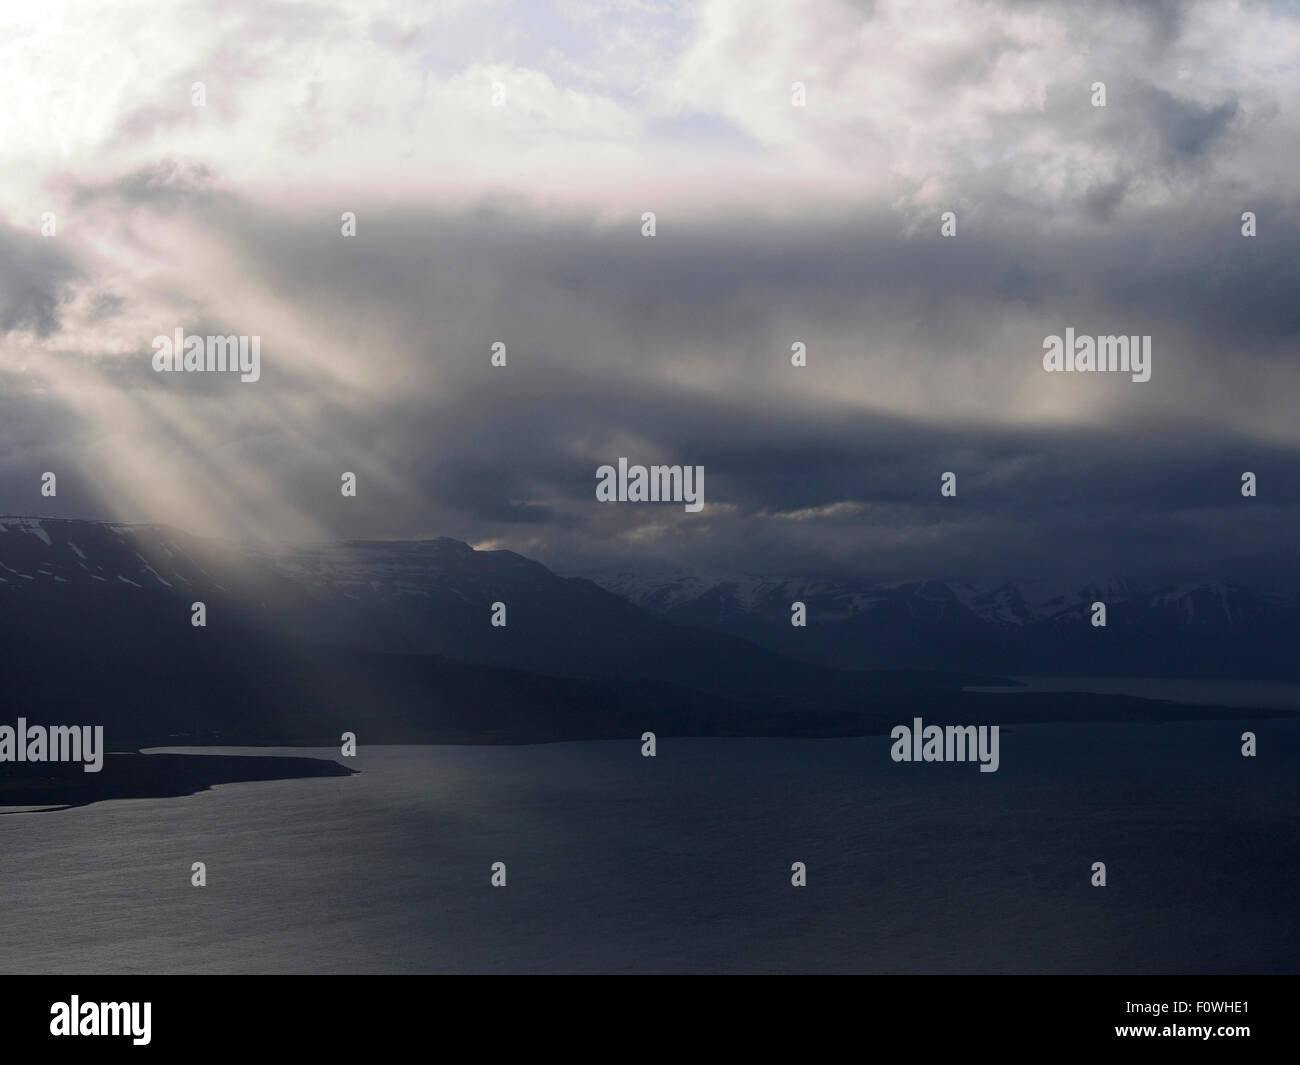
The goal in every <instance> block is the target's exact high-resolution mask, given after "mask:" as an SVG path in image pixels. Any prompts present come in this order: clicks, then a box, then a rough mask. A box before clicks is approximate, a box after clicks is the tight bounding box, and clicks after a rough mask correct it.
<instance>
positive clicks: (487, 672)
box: [0, 517, 1297, 749]
mask: <svg viewBox="0 0 1300 1065" xmlns="http://www.w3.org/2000/svg"><path fill="white" fill-rule="evenodd" d="M594 576H595V579H587V578H585V577H578V576H567V577H566V576H560V575H558V574H556V573H554V572H552V571H551V570H550V569H548V568H547V567H545V566H543V565H541V564H540V563H537V562H534V561H531V560H529V559H526V558H524V557H522V556H520V555H518V554H515V553H513V552H510V551H478V550H475V549H473V548H472V547H470V546H469V545H467V544H465V543H462V542H460V541H457V540H452V539H448V538H439V539H433V540H422V541H400V542H399V541H394V542H386V541H385V542H380V541H350V542H344V543H334V544H322V545H315V546H292V547H289V546H270V547H266V546H262V547H253V546H249V545H240V544H233V543H226V542H219V541H214V540H208V539H205V538H201V537H196V536H192V535H190V534H187V533H185V532H183V531H181V530H178V529H175V528H171V527H168V526H161V525H148V524H122V523H112V522H93V521H74V520H66V519H52V518H33V517H5V518H0V639H2V640H3V641H4V644H5V648H6V654H5V656H4V658H3V666H0V677H3V680H4V683H5V690H6V693H7V694H8V695H9V697H10V701H11V703H14V704H16V706H17V708H18V709H19V710H21V711H22V712H24V713H25V714H26V716H27V717H28V718H29V719H30V720H31V721H33V722H34V723H35V722H42V721H44V722H49V723H72V722H78V723H82V722H96V723H104V724H105V726H106V734H107V735H108V736H109V737H110V744H114V743H115V744H116V747H115V748H114V749H123V746H126V747H129V746H131V745H140V744H150V743H152V744H157V743H172V744H175V743H181V742H185V743H193V742H222V743H261V744H298V743H330V744H334V743H337V742H338V736H339V734H340V732H341V731H344V730H350V731H354V732H356V733H357V734H358V736H359V737H360V738H361V739H362V741H363V742H396V743H405V742H532V741H540V740H555V739H577V738H604V737H612V736H639V735H640V733H641V731H642V730H643V729H651V730H655V731H657V732H660V733H663V734H678V735H854V734H863V733H866V732H880V731H884V730H886V729H887V728H888V727H889V725H890V723H893V722H897V721H898V720H902V719H903V718H904V717H907V716H910V715H911V714H912V713H913V712H917V713H922V712H923V713H925V715H926V716H927V717H928V718H930V717H933V718H936V719H939V718H941V717H943V716H944V715H948V716H949V719H950V720H974V721H987V720H1002V721H1009V720H1044V719H1053V720H1063V719H1076V718H1078V719H1096V718H1103V717H1104V718H1110V719H1115V718H1125V719H1127V718H1131V717H1134V716H1137V717H1142V716H1148V717H1160V716H1161V715H1162V714H1165V713H1167V712H1169V708H1168V707H1167V706H1165V705H1164V704H1158V703H1150V702H1147V701H1144V700H1140V699H1127V698H1123V697H1119V696H1105V697H1103V696H1090V695H1075V696H1061V695H1051V696H1047V695H1039V694H1018V695H1015V696H1005V695H990V694H985V693H974V692H967V691H964V690H963V689H964V688H966V687H968V686H972V685H979V684H987V683H989V682H993V681H996V679H997V677H998V676H999V675H1004V674H1008V673H1013V672H1033V671H1035V670H1030V669H1026V668H1025V667H1026V666H1028V665H1031V664H1035V663H1037V664H1039V665H1041V666H1051V665H1056V666H1058V667H1060V666H1061V665H1062V663H1064V665H1065V667H1066V668H1058V669H1057V670H1056V671H1057V672H1076V673H1080V672H1088V671H1089V670H1088V669H1087V668H1084V667H1087V666H1090V667H1091V669H1092V670H1095V671H1097V672H1103V673H1113V672H1119V670H1117V669H1116V668H1115V667H1116V666H1117V665H1119V664H1121V663H1123V662H1126V661H1129V662H1132V663H1133V664H1134V666H1135V668H1137V669H1138V671H1139V672H1141V673H1142V674H1143V675H1147V676H1150V675H1158V672H1157V671H1156V670H1154V669H1153V668H1151V665H1152V662H1143V660H1142V659H1141V658H1140V656H1138V657H1134V655H1133V652H1132V651H1131V650H1123V651H1121V649H1122V648H1123V646H1124V644H1125V641H1126V640H1129V639H1133V640H1135V641H1136V643H1137V644H1138V645H1139V646H1140V645H1141V644H1142V641H1144V640H1145V641H1146V645H1147V646H1148V647H1158V648H1161V649H1163V650H1162V653H1163V654H1164V655H1165V657H1164V659H1162V660H1160V661H1161V662H1162V663H1163V664H1164V665H1165V666H1167V667H1168V668H1175V669H1178V670H1179V671H1180V672H1179V673H1178V674H1177V675H1184V676H1190V675H1197V670H1198V669H1204V668H1207V667H1208V666H1210V665H1212V664H1213V663H1214V662H1215V661H1218V662H1224V663H1228V664H1234V663H1235V665H1236V666H1237V667H1244V666H1246V665H1249V664H1250V663H1252V662H1255V663H1258V662H1260V661H1269V662H1273V663H1274V664H1276V665H1278V666H1279V667H1280V666H1281V664H1282V663H1283V662H1284V661H1286V660H1285V659H1284V658H1283V657H1282V656H1281V655H1280V654H1278V655H1277V657H1276V659H1272V658H1269V655H1268V654H1266V653H1265V652H1266V651H1268V650H1269V649H1270V648H1272V647H1273V646H1274V645H1275V644H1276V645H1277V646H1279V647H1280V646H1281V637H1280V636H1279V635H1278V634H1277V633H1274V634H1272V635H1271V636H1270V637H1269V640H1268V641H1264V640H1263V639H1262V638H1261V634H1267V633H1268V632H1269V625H1270V624H1273V623H1281V624H1286V625H1290V626H1292V629H1291V631H1292V632H1294V626H1295V619H1296V616H1297V611H1296V610H1295V604H1293V603H1289V602H1288V601H1286V600H1285V599H1281V598H1278V597H1272V596H1268V595H1264V594H1262V593H1249V592H1246V591H1245V590H1240V589H1235V588H1228V587H1224V588H1223V591H1222V593H1221V594H1220V593H1216V592H1215V591H1214V590H1213V589H1211V588H1208V587H1207V588H1206V589H1205V590H1202V589H1200V588H1199V587H1193V588H1188V589H1185V590H1182V591H1181V592H1178V593H1177V594H1174V593H1173V592H1170V593H1162V592H1148V591H1145V590H1140V589H1138V588H1137V587H1136V586H1130V585H1122V586H1116V587H1114V588H1111V589H1105V590H1101V591H1099V592H1098V593H1097V594H1104V595H1106V596H1108V597H1109V598H1108V599H1107V601H1108V603H1109V604H1110V610H1111V614H1110V618H1111V621H1110V627H1109V628H1108V629H1107V630H1095V629H1093V628H1092V627H1091V625H1090V624H1089V622H1088V619H1087V616H1086V602H1087V600H1088V597H1089V595H1090V594H1092V592H1091V591H1090V590H1082V591H1080V592H1079V593H1077V594H1076V595H1074V596H1073V597H1072V598H1071V597H1063V598H1060V599H1059V600H1058V599H1055V598H1043V597H1042V596H1041V595H1039V596H1037V597H1035V596H1034V595H1026V593H1025V592H1024V591H1022V590H1020V589H1016V588H1012V587H1010V586H1004V587H1003V588H1001V589H995V590H994V591H993V592H992V593H989V594H985V593H981V592H978V591H975V590H970V589H966V588H960V589H959V588H956V587H954V586H950V585H947V584H942V583H938V582H932V581H927V582H916V583H903V584H897V585H891V586H886V585H879V586H866V585H854V584H851V583H845V582H833V581H819V582H790V581H781V580H775V579H752V580H749V581H748V582H747V583H741V582H739V581H723V582H719V583H712V584H710V583H707V582H698V581H695V582H691V581H685V580H682V579H670V580H668V581H666V582H661V583H656V582H655V581H653V580H648V579H646V578H642V579H641V581H640V583H637V582H635V581H632V580H631V579H630V578H627V577H620V576H619V575H618V574H596V575H594ZM1216 594H1217V598H1216ZM796 595H797V596H798V597H799V598H801V600H802V601H804V602H806V604H807V606H808V615H809V622H808V626H807V628H803V629H795V628H793V627H792V626H790V624H789V603H790V601H791V600H792V599H793V597H795V596H796ZM199 602H201V603H203V605H204V612H205V615H206V616H205V619H204V620H205V621H206V624H205V625H203V626H201V627H200V626H195V625H194V624H193V623H192V622H193V618H194V616H195V614H194V604H195V603H199ZM497 603H501V604H504V606H505V610H506V618H505V620H506V624H505V625H504V626H495V625H493V624H492V617H493V613H494V604H497ZM1252 640H1253V641H1255V642H1254V643H1253V644H1252V642H1251V641H1252ZM1180 643H1181V644H1182V650H1181V651H1180V649H1179V648H1180ZM1202 648H1205V649H1209V650H1213V651H1214V652H1215V653H1216V654H1217V655H1218V657H1217V659H1215V658H1214V657H1213V656H1212V655H1211V654H1210V653H1209V650H1206V651H1204V652H1203V651H1202V650H1201V649H1202ZM1053 654H1057V655H1059V656H1060V657H1059V658H1056V659H1053V658H1052V655H1053ZM1252 654H1253V655H1254V656H1255V657H1254V658H1251V657H1250V655H1252ZM1234 656H1240V657H1239V658H1234ZM1153 661H1154V660H1153ZM885 667H888V668H885ZM1037 671H1040V672H1041V671H1044V670H1042V669H1040V670H1037ZM1046 671H1049V672H1050V671H1051V670H1046ZM1216 675H1220V676H1231V675H1234V674H1232V673H1231V672H1227V671H1225V672H1220V673H1218V674H1216ZM1008 700H1010V701H1011V702H1008ZM1012 703H1014V706H1012ZM900 715H901V716H900Z"/></svg>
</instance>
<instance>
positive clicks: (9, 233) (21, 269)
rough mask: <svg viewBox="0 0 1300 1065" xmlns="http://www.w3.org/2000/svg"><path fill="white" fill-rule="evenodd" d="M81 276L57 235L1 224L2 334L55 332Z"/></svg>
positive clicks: (0, 329) (0, 294)
mask: <svg viewBox="0 0 1300 1065" xmlns="http://www.w3.org/2000/svg"><path fill="white" fill-rule="evenodd" d="M79 276H80V271H79V269H78V267H77V264H76V262H75V261H74V260H73V259H72V257H71V256H70V255H68V254H67V253H66V252H65V251H64V249H63V248H62V247H61V246H60V245H59V244H58V243H57V240H56V239H55V238H45V237H40V236H36V235H34V234H32V233H29V232H24V231H23V230H19V229H14V228H12V227H10V226H7V225H4V224H3V223H0V335H3V334H5V333H10V332H13V331H15V330H30V331H32V332H33V333H35V334H36V335H37V336H48V335H49V334H50V333H52V332H54V331H55V330H56V329H57V328H58V327H59V314H60V309H61V307H62V306H63V304H65V303H66V302H67V300H68V299H69V298H70V294H71V286H72V283H73V282H74V281H75V280H76V279H77V278H78V277H79Z"/></svg>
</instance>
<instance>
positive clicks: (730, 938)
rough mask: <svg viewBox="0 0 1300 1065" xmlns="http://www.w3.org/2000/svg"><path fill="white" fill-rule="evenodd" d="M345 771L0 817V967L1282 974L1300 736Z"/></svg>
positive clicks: (434, 753)
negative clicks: (1102, 865)
mask: <svg viewBox="0 0 1300 1065" xmlns="http://www.w3.org/2000/svg"><path fill="white" fill-rule="evenodd" d="M1246 728H1250V729H1252V730H1254V731H1255V732H1256V733H1257V734H1258V736H1259V738H1260V740H1259V756H1258V757H1256V758H1254V759H1247V758H1242V757H1241V753H1240V741H1239V737H1240V734H1241V732H1242V731H1243V730H1244V729H1246ZM199 750H200V752H201V750H202V749H199ZM231 750H233V749H231ZM265 753H295V754H307V753H313V754H319V755H320V756H321V757H327V758H329V757H336V756H337V753H338V752H337V751H335V750H322V751H315V752H308V751H305V750H302V749H295V750H293V751H292V752H290V751H286V750H277V751H275V752H271V751H267V752H265ZM349 761H350V764H353V765H354V766H355V768H358V769H360V770H361V771H362V772H361V773H360V774H359V775H356V776H353V777H348V778H334V779H314V780H285V781H274V782H258V783H247V784H233V785H223V786H219V787H217V788H215V789H213V790H211V791H208V792H203V793H200V794H197V795H193V796H188V797H184V798H173V799H161V800H153V799H149V800H118V801H110V802H103V803H97V804H94V805H91V806H88V807H84V808H79V809H70V810H61V811H56V812H43V813H21V814H9V815H4V816H0V912H2V913H3V914H4V923H3V928H2V930H0V937H2V938H0V970H3V971H4V972H22V973H44V972H56V973H64V972H67V973H74V972H75V973H82V972H91V973H100V972H103V973H133V972H223V973H238V972H448V971H451V972H461V971H471V972H484V971H501V970H507V971H542V972H549V971H559V972H582V971H619V972H621V971H652V972H664V971H670V972H679V971H709V972H716V971H736V970H738V971H844V970H852V971H872V972H915V971H920V972H947V971H959V972H1080V971H1088V972H1093V971H1100V972H1105V971H1116V972H1223V971H1261V972H1267V971H1296V970H1298V969H1300V927H1298V926H1297V922H1296V901H1295V900H1296V887H1295V885H1296V884H1297V882H1298V877H1300V845H1298V843H1300V840H1298V838H1297V837H1298V836H1300V829H1297V827H1296V826H1297V825H1298V824H1300V817H1298V816H1297V815H1300V775H1298V774H1297V773H1296V767H1297V766H1298V765H1300V719H1292V718H1288V719H1280V720H1279V719H1274V720H1267V719H1260V720H1257V721H1255V720H1251V719H1249V718H1248V717H1245V716H1243V718H1242V719H1241V720H1231V721H1217V722H1198V723H1187V724H1183V723H1175V724H1150V725H1112V724H1108V725H1036V726H1022V727H1017V728H1015V729H1014V730H1004V732H1003V736H1002V758H1001V768H1000V769H999V771H998V772H996V773H989V774H981V773H979V772H978V769H977V766H975V765H974V764H969V763H968V764H956V765H950V764H898V763H894V762H892V761H891V760H890V758H889V740H888V739H887V738H886V737H882V736H876V737H867V738H862V739H835V740H771V739H764V740H745V739H692V740H674V739H671V738H663V739H661V740H660V743H659V752H658V757H656V758H653V759H647V758H642V757H641V756H640V745H639V742H638V741H636V740H632V739H629V740H628V741H626V742H591V743H564V744H551V745H536V746H524V747H505V746H497V747H370V748H366V747H362V749H361V751H360V754H359V756H358V757H357V758H356V759H355V760H349ZM195 861H203V862H205V863H206V865H207V877H208V886H207V887H205V888H194V887H191V886H190V876H191V873H190V868H191V864H192V863H193V862H195ZM496 861H504V862H506V864H507V876H508V883H507V886H506V887H504V888H494V887H492V886H491V885H490V883H489V879H490V867H491V865H492V863H493V862H496ZM794 861H803V862H805V863H806V865H807V869H808V886H807V887H806V888H794V887H792V886H791V883H790V866H791V863H792V862H794ZM1094 861H1104V862H1106V865H1107V871H1108V880H1109V883H1108V886H1106V887H1105V888H1094V887H1092V886H1090V883H1089V879H1090V868H1091V864H1092V863H1093V862H1094Z"/></svg>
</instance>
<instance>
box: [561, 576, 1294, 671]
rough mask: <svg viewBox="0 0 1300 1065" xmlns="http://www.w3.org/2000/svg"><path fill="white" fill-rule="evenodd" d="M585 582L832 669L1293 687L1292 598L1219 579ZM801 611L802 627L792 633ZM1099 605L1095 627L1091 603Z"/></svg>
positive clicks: (735, 578) (611, 579) (648, 578)
mask: <svg viewBox="0 0 1300 1065" xmlns="http://www.w3.org/2000/svg"><path fill="white" fill-rule="evenodd" d="M585 575H586V576H587V577H588V578H589V579H590V580H592V581H594V582H596V583H597V584H600V585H601V586H602V587H604V588H607V589H608V590H610V591H611V592H614V593H615V594H616V595H620V596H622V597H624V598H626V599H628V600H629V601H630V602H633V603H636V604H638V605H640V606H643V607H645V608H646V609H647V610H651V611H654V612H656V613H658V614H660V615H662V616H663V617H666V618H669V619H671V620H674V621H677V622H679V623H682V624H687V625H695V626H700V627H703V628H709V629H714V630H716V631H719V632H727V633H730V634H732V635H737V636H741V637H743V638H745V639H748V640H753V641H755V642H757V643H761V644H763V645H764V646H767V647H770V648H772V649H774V650H780V651H781V652H782V653H785V654H789V655H793V656H796V657H799V658H803V659H805V660H807V661H814V662H821V663H825V664H830V665H836V666H840V667H844V668H859V669H861V668H889V667H900V666H907V667H914V668H924V669H955V670H967V671H969V670H983V671H992V672H998V673H1058V674H1079V675H1086V674H1105V673H1111V672H1114V673H1121V674H1130V675H1148V676H1161V675H1177V676H1196V675H1217V676H1244V677H1256V676H1260V675H1268V676H1294V675H1297V674H1300V662H1298V661H1297V659H1300V656H1298V655H1297V654H1296V653H1295V648H1296V645H1297V640H1300V600H1297V599H1296V598H1295V597H1290V596H1284V595H1277V594H1272V593H1268V592H1261V591H1257V590H1254V589H1250V588H1246V587H1243V586H1240V585H1236V584H1230V583H1226V582H1224V581H1220V580H1213V579H1204V580H1196V581H1188V582H1184V583H1180V584H1177V585H1153V584H1148V583H1144V582H1142V581H1139V580H1134V579H1128V578H1115V579H1110V580H1104V581H1098V582H1095V583H1093V584H1089V585H1086V586H1083V587H1078V586H1063V585H1054V584H1051V583H1048V582H1042V581H1033V580H1029V581H1024V582H1019V583H1014V584H1013V583H1006V582H1000V583H990V584H987V585H980V584H975V583H968V582H945V581H937V580H911V581H893V582H887V583H872V582H864V581H854V580H841V579H808V578H791V577H768V576H755V575H736V574H726V575H719V574H713V575H707V576H705V575H699V574H694V573H690V572H686V571H674V572H661V573H657V574H656V573H630V572H626V571H623V572H619V571H593V572H589V573H587V574H585ZM795 602H802V603H804V604H805V607H806V611H807V625H806V627H805V628H797V627H794V626H792V625H791V608H792V604H793V603H795ZM1097 602H1100V603H1104V604H1105V606H1106V626H1105V628H1099V627H1095V626H1093V624H1092V604H1093V603H1097Z"/></svg>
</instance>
